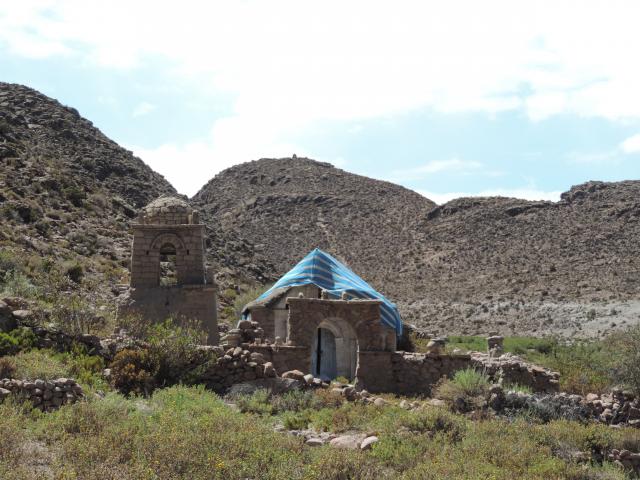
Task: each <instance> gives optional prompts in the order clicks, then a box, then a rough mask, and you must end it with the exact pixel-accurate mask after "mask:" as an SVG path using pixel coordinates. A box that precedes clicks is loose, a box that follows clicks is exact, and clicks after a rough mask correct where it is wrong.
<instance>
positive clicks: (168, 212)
mask: <svg viewBox="0 0 640 480" xmlns="http://www.w3.org/2000/svg"><path fill="white" fill-rule="evenodd" d="M132 230H133V248H132V254H131V288H130V290H129V298H128V302H127V303H126V304H124V305H122V306H121V308H120V311H121V312H123V313H125V314H126V313H135V314H137V315H142V316H143V317H145V318H147V319H150V320H152V321H158V322H160V321H163V320H165V319H166V318H169V317H172V318H174V319H177V320H194V321H198V322H199V323H200V324H201V325H202V328H203V329H204V330H205V331H206V332H207V337H208V341H207V343H209V344H213V345H217V343H218V322H217V288H216V285H215V283H214V282H213V279H212V278H208V277H212V276H210V275H208V274H207V271H206V268H205V247H204V225H203V224H201V223H200V220H199V215H198V212H197V211H195V210H193V209H192V208H191V207H190V206H189V204H188V203H187V202H185V201H184V200H181V199H179V198H175V197H161V198H158V199H157V200H154V201H153V202H151V203H150V204H149V205H147V206H146V207H145V208H144V209H143V210H142V211H141V212H140V215H139V216H138V219H137V222H135V223H133V224H132Z"/></svg>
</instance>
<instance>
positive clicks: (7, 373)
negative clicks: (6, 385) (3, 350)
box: [0, 357, 16, 379]
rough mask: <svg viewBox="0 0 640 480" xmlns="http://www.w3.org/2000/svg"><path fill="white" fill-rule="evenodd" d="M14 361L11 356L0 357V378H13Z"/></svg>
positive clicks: (14, 372) (14, 371)
mask: <svg viewBox="0 0 640 480" xmlns="http://www.w3.org/2000/svg"><path fill="white" fill-rule="evenodd" d="M15 374H16V362H15V361H14V360H13V358H11V357H0V379H2V378H15Z"/></svg>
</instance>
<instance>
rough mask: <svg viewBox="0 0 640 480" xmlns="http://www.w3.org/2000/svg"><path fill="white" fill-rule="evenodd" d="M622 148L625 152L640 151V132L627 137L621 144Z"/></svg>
mask: <svg viewBox="0 0 640 480" xmlns="http://www.w3.org/2000/svg"><path fill="white" fill-rule="evenodd" d="M620 149H621V150H622V151H623V152H624V153H638V152H640V133H638V134H636V135H634V136H632V137H629V138H627V139H626V140H625V141H624V142H622V143H621V144H620Z"/></svg>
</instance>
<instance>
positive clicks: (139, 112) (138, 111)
mask: <svg viewBox="0 0 640 480" xmlns="http://www.w3.org/2000/svg"><path fill="white" fill-rule="evenodd" d="M155 109H156V106H155V105H154V104H152V103H149V102H142V103H139V104H138V105H136V108H134V109H133V112H131V116H132V117H134V118H136V117H142V116H144V115H148V114H149V113H151V112H153V111H154V110H155Z"/></svg>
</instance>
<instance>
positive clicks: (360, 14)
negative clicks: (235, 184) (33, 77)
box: [0, 0, 640, 121]
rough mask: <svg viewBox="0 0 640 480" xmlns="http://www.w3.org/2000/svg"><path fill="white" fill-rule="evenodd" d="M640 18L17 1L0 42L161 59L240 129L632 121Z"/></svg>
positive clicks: (447, 7)
mask: <svg viewBox="0 0 640 480" xmlns="http://www.w3.org/2000/svg"><path fill="white" fill-rule="evenodd" d="M461 12H464V15H463V14H461ZM638 18H640V2H637V1H634V0H628V1H612V2H606V4H605V3H603V2H600V1H595V0H594V1H580V2H572V1H568V2H552V1H544V0H542V1H539V2H534V3H531V2H525V1H514V0H487V1H485V2H477V1H475V0H468V1H452V2H412V1H399V2H393V4H391V3H388V2H376V1H352V2H339V1H337V0H335V1H327V2H323V3H322V5H321V6H318V5H316V4H312V3H307V2H299V1H295V0H283V1H274V2H261V1H259V0H249V1H246V2H222V1H213V2H201V1H196V0H192V1H188V0H185V1H184V2H181V4H180V6H179V7H176V5H175V4H174V3H173V2H171V3H170V2H162V1H160V2H158V1H157V0H154V1H151V0H146V1H142V0H141V1H137V2H124V1H117V0H116V1H114V2H105V3H95V2H85V1H82V0H59V1H54V0H21V1H20V2H11V4H10V6H9V4H5V7H4V8H3V7H0V41H3V42H4V43H5V44H6V45H7V46H8V48H9V49H10V50H11V51H12V52H13V53H15V54H18V55H39V56H44V55H49V56H51V55H56V54H61V53H64V54H74V55H76V56H78V57H79V58H80V59H82V60H83V61H86V62H89V63H94V64H97V65H101V66H105V67H112V68H135V67H137V66H140V65H143V64H144V63H145V61H146V59H148V58H154V59H157V58H164V59H165V61H166V62H167V63H166V65H167V67H166V68H167V70H168V71H171V73H172V74H173V75H175V76H176V77H178V78H180V79H183V80H185V79H188V80H191V81H193V82H194V85H198V84H199V85H201V86H202V85H206V86H207V88H212V89H215V90H223V91H228V92H229V93H230V94H232V95H234V96H236V98H237V103H236V111H237V114H238V115H246V114H250V113H254V112H259V111H263V112H264V111H267V110H269V111H272V112H273V113H276V114H277V116H276V118H275V120H276V121H277V120H279V118H281V117H285V116H296V117H298V119H299V121H305V120H313V119H317V118H326V117H330V118H348V119H358V118H366V117H371V116H376V115H386V114H392V113H395V112H398V111H406V110H408V109H413V108H419V107H424V106H430V107H433V108H435V109H437V110H441V111H469V110H472V111H487V112H496V111H502V110H511V109H516V108H524V109H525V110H526V111H527V112H528V113H529V115H531V117H532V118H536V119H540V118H545V117H547V116H549V115H553V114H557V113H566V112H573V113H578V114H581V115H596V116H605V117H608V118H620V117H629V116H631V117H634V118H639V117H640V96H638V95H637V94H636V90H637V85H638V84H639V83H640V69H638V68H637V66H636V62H634V58H635V57H636V56H637V55H636V54H637V51H636V50H637V48H636V47H637V45H638V44H639V43H640V29H638V28H637V19H638ZM578 19H579V21H577V20H578ZM114 32H115V33H114ZM594 32H597V34H594Z"/></svg>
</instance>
